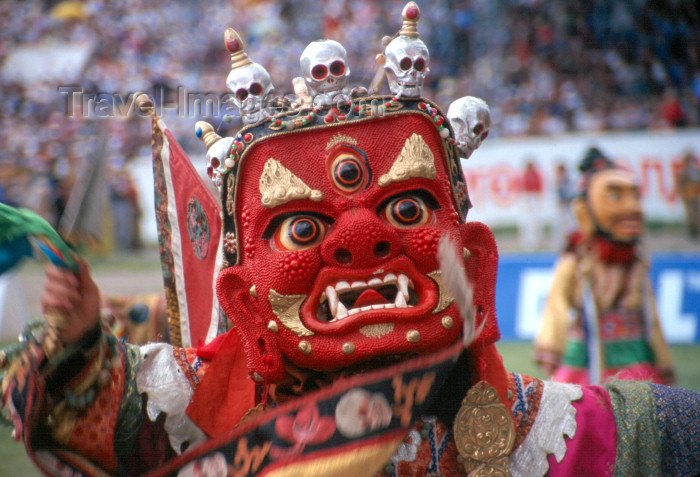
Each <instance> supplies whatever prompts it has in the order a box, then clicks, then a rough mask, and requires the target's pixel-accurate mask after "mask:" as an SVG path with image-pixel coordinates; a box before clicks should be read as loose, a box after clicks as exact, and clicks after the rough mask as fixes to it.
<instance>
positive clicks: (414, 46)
mask: <svg viewBox="0 0 700 477" xmlns="http://www.w3.org/2000/svg"><path fill="white" fill-rule="evenodd" d="M384 54H385V55H386V63H384V71H386V77H387V80H388V81H389V89H390V90H391V92H392V93H393V94H394V95H396V96H403V97H406V98H417V97H419V96H420V95H421V93H422V91H423V80H424V79H425V75H427V74H428V72H429V71H430V69H429V68H428V63H429V62H430V54H429V53H428V47H427V46H425V43H423V40H421V39H420V38H411V37H406V36H398V37H396V38H394V39H393V40H391V42H390V43H389V44H388V45H387V46H386V50H385V52H384Z"/></svg>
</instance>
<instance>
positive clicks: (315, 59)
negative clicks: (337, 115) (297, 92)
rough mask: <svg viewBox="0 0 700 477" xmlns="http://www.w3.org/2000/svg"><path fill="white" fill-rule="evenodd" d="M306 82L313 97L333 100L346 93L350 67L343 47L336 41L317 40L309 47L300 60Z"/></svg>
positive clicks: (305, 49)
mask: <svg viewBox="0 0 700 477" xmlns="http://www.w3.org/2000/svg"><path fill="white" fill-rule="evenodd" d="M299 64H300V66H301V71H302V74H303V76H304V81H305V82H306V85H307V86H308V88H309V90H310V91H311V94H312V96H317V95H323V96H324V98H326V99H328V100H332V99H333V97H334V96H336V95H337V94H342V93H345V89H346V88H347V84H348V78H349V76H350V67H349V65H348V54H347V52H346V51H345V48H343V45H341V44H340V43H338V42H337V41H334V40H316V41H313V42H311V43H309V44H308V45H307V47H306V48H304V51H303V52H302V54H301V57H300V58H299Z"/></svg>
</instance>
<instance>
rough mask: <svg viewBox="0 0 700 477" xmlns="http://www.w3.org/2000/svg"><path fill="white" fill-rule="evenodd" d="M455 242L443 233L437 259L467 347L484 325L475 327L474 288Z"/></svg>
mask: <svg viewBox="0 0 700 477" xmlns="http://www.w3.org/2000/svg"><path fill="white" fill-rule="evenodd" d="M457 250H458V249H457V246H456V244H455V243H454V242H453V241H452V240H451V239H450V238H449V237H448V236H447V235H443V236H442V237H441V238H440V242H439V243H438V261H439V262H440V271H441V272H442V282H443V284H444V285H445V286H446V287H447V291H449V292H450V294H451V295H452V296H453V297H454V301H455V304H456V305H457V309H458V310H459V313H460V315H461V317H462V322H463V323H464V324H463V330H462V335H463V340H464V347H465V348H466V347H468V346H469V345H470V344H471V343H472V342H473V341H474V340H475V339H476V338H477V337H478V336H479V334H480V333H481V330H482V329H483V327H484V323H485V322H486V320H484V323H482V324H481V325H480V326H479V327H478V328H477V327H476V313H475V312H474V302H473V297H474V289H473V287H472V286H471V284H470V283H469V282H468V281H467V272H466V270H465V269H464V264H463V263H462V257H461V256H460V255H459V254H458V253H457Z"/></svg>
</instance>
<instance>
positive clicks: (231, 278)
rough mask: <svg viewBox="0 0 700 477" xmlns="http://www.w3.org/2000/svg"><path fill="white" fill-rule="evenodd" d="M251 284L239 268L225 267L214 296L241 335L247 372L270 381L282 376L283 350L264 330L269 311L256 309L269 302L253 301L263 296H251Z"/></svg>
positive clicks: (261, 379)
mask: <svg viewBox="0 0 700 477" xmlns="http://www.w3.org/2000/svg"><path fill="white" fill-rule="evenodd" d="M251 283H252V282H251V280H249V278H248V277H247V274H246V273H245V271H244V270H243V269H242V268H241V267H236V266H232V267H228V268H226V269H224V270H222V271H221V273H219V277H218V278H217V280H216V295H217V297H218V298H219V303H220V304H221V306H222V307H223V309H224V312H225V313H226V316H227V317H228V318H229V319H230V320H231V321H233V324H234V330H235V331H236V332H237V333H238V335H239V336H240V338H241V342H242V343H243V348H244V350H245V354H246V363H247V365H248V371H249V372H250V375H251V376H252V377H253V379H255V381H257V382H264V383H267V384H270V383H274V382H278V381H281V380H282V378H283V377H284V367H283V365H282V351H281V350H280V346H279V342H278V341H277V335H276V334H275V333H273V332H271V331H270V330H268V329H267V323H266V322H265V320H264V319H263V318H262V317H264V316H272V313H271V312H270V313H261V312H259V311H258V312H256V310H262V309H263V308H264V307H265V306H269V305H266V304H265V303H262V302H261V303H256V301H257V300H264V298H262V297H257V296H254V295H255V294H254V293H252V292H251V290H250V288H251Z"/></svg>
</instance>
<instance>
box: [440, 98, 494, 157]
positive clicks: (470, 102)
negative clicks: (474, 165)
mask: <svg viewBox="0 0 700 477" xmlns="http://www.w3.org/2000/svg"><path fill="white" fill-rule="evenodd" d="M447 119H449V121H450V124H451V125H452V129H454V132H455V141H457V147H458V148H459V150H460V151H461V152H462V153H463V154H464V158H465V159H467V158H469V156H471V154H472V152H474V151H475V150H476V149H477V148H478V147H479V146H481V143H482V142H483V141H484V140H485V139H486V137H487V136H488V135H489V129H490V128H491V111H490V110H489V106H488V104H486V102H485V101H484V100H482V99H480V98H475V97H473V96H464V97H462V98H459V99H457V100H455V101H453V102H452V104H450V107H449V108H448V110H447Z"/></svg>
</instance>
